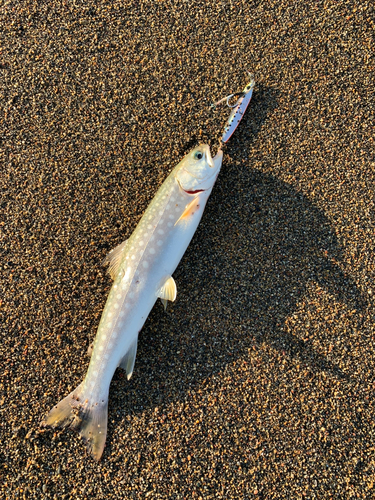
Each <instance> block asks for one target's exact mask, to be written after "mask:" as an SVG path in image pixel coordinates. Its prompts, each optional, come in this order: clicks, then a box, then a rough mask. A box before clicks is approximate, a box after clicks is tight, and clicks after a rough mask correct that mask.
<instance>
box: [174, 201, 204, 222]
mask: <svg viewBox="0 0 375 500" xmlns="http://www.w3.org/2000/svg"><path fill="white" fill-rule="evenodd" d="M199 205H200V200H199V196H197V197H195V198H194V199H193V200H192V201H191V202H190V203H189V204H188V205H186V207H185V210H184V211H183V212H182V214H181V217H180V218H179V219H178V220H177V222H176V223H175V226H176V225H177V224H178V223H179V222H180V221H182V220H184V219H187V218H188V217H190V216H191V215H193V214H194V213H195V212H196V211H197V210H198V208H199Z"/></svg>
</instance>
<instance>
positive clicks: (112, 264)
mask: <svg viewBox="0 0 375 500" xmlns="http://www.w3.org/2000/svg"><path fill="white" fill-rule="evenodd" d="M127 242H128V240H125V241H123V242H122V243H120V245H117V247H115V248H114V249H113V250H111V251H110V252H109V253H108V254H107V255H106V257H105V259H104V260H103V265H104V266H105V265H107V264H109V266H108V273H109V275H110V276H111V278H112V279H113V280H114V279H115V278H116V275H117V273H118V272H119V270H120V264H121V260H122V257H123V255H124V253H125V247H126V243H127Z"/></svg>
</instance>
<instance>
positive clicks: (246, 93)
mask: <svg viewBox="0 0 375 500" xmlns="http://www.w3.org/2000/svg"><path fill="white" fill-rule="evenodd" d="M249 76H250V82H249V83H248V84H247V85H246V87H245V88H244V89H243V91H242V92H237V93H235V94H230V95H228V96H227V97H224V98H223V99H220V101H218V102H215V103H214V104H211V107H212V108H214V109H215V108H216V107H217V106H218V105H219V104H221V103H223V102H226V103H227V106H229V107H230V108H233V109H232V111H231V113H230V115H229V118H228V121H227V123H226V125H225V127H224V132H223V135H222V136H221V140H220V142H221V144H223V143H224V144H225V143H226V142H228V141H229V139H230V138H231V137H232V135H233V132H234V131H235V130H236V128H237V127H238V125H239V123H240V121H241V120H242V117H243V115H244V114H245V111H246V109H247V107H248V105H249V102H250V100H251V97H252V95H253V90H254V87H255V80H254V77H253V76H252V75H249ZM238 96H239V99H238V100H237V102H236V103H235V104H233V105H230V104H229V101H230V99H231V98H232V97H238Z"/></svg>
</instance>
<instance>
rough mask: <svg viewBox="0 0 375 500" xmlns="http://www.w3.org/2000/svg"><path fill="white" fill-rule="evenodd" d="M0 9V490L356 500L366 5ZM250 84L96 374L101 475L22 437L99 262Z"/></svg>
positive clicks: (366, 281) (11, 5) (94, 285)
mask: <svg viewBox="0 0 375 500" xmlns="http://www.w3.org/2000/svg"><path fill="white" fill-rule="evenodd" d="M49 4H50V6H49V7H47V6H46V5H45V3H43V4H41V5H34V2H31V1H22V2H12V1H9V2H7V3H4V4H3V6H2V7H1V8H0V25H1V26H2V29H1V30H0V47H1V53H0V109H1V111H0V160H1V167H0V169H1V174H0V332H1V343H0V357H1V360H2V361H1V366H0V375H1V376H0V405H1V406H0V408H1V423H0V428H1V449H0V469H1V473H0V474H1V476H0V477H1V481H0V492H1V493H0V497H1V498H4V499H9V500H13V499H14V498H20V499H22V498H35V499H70V498H72V499H88V498H96V499H109V498H126V499H143V498H151V499H154V498H155V499H197V500H198V499H214V498H215V499H216V498H220V499H253V498H259V499H282V498H285V499H307V498H308V499H313V498H316V499H329V498H332V499H348V498H361V499H363V498H373V497H374V496H375V488H374V484H375V452H374V450H375V445H374V437H375V424H374V417H375V412H374V384H375V379H374V360H375V344H374V335H375V327H374V293H375V286H374V279H375V262H374V259H375V258H374V234H375V207H374V187H375V183H374V177H375V176H374V171H375V161H374V156H373V151H374V133H373V129H374V85H373V82H374V24H375V23H374V19H375V11H374V7H373V6H372V3H371V2H360V5H359V4H358V2H354V1H346V2H336V1H327V2H312V1H310V2H307V3H306V2H302V1H296V2H289V1H286V0H281V1H280V2H278V1H275V0H272V1H270V2H236V1H235V0H230V1H229V0H225V1H216V2H213V1H209V2H184V1H180V2H168V1H160V2H156V1H155V2H143V1H142V2H140V3H137V2H130V1H129V2H104V1H99V2H91V1H86V2H80V1H77V2H75V3H74V4H73V3H70V2H56V4H55V3H54V2H50V3H49ZM246 70H249V71H251V72H252V73H254V75H255V79H256V88H255V91H254V95H253V99H252V102H251V104H250V106H249V108H248V111H247V113H246V115H245V117H244V118H243V121H242V122H241V125H240V126H239V128H238V129H237V131H236V133H235V135H234V136H233V137H232V139H231V140H230V142H229V143H228V145H227V146H226V148H225V154H224V161H223V168H222V171H221V173H220V177H219V179H218V181H217V184H216V186H215V189H214V191H213V194H212V196H211V198H210V200H209V203H208V206H207V208H206V212H205V214H204V217H203V219H202V222H201V225H200V226H199V228H198V231H197V233H196V235H195V237H194V240H193V242H192V244H191V245H190V247H189V249H188V250H187V252H186V254H185V256H184V258H183V260H182V261H181V264H180V266H179V267H178V269H177V271H176V272H175V274H174V278H175V280H176V283H177V288H178V296H177V300H176V302H175V303H174V304H173V305H171V306H170V307H169V308H168V311H167V313H164V310H163V306H162V305H161V303H160V302H158V303H157V304H156V305H155V307H154V309H153V311H152V312H151V314H150V316H149V318H148V320H147V322H146V324H145V326H144V328H143V330H142V332H141V334H140V338H139V345H138V354H137V360H136V364H135V370H134V374H133V378H132V379H131V380H130V382H128V381H127V380H126V376H125V375H124V373H123V372H122V371H121V370H117V371H116V373H115V376H114V378H113V382H112V385H111V391H110V401H109V419H108V437H107V445H106V448H105V451H104V454H103V457H102V460H101V461H100V462H99V463H96V462H94V461H93V460H92V459H91V458H90V457H88V456H87V454H86V450H85V447H84V444H83V442H82V441H80V439H79V438H78V437H77V435H76V434H74V433H73V432H71V431H68V430H65V431H54V430H51V429H40V428H39V423H40V421H41V420H42V419H43V417H45V415H46V414H47V412H48V411H49V409H50V408H51V407H52V406H53V405H54V404H56V403H57V402H58V401H59V400H60V399H61V398H62V397H64V396H65V395H66V394H68V393H69V392H70V391H71V390H73V388H74V387H75V386H77V385H78V384H79V382H80V381H81V380H82V379H83V377H84V375H85V373H86V370H87V367H88V362H89V359H88V357H87V355H86V351H87V348H88V346H89V344H90V343H91V342H92V341H93V339H94V336H95V333H96V328H97V326H98V323H99V320H100V315H101V312H102V310H103V307H104V304H105V301H106V297H107V295H108V292H109V289H110V287H111V280H110V277H109V276H108V275H107V274H106V270H105V269H104V268H103V267H102V266H101V261H102V259H103V258H104V256H105V255H106V254H107V252H108V251H109V250H111V249H112V248H113V247H115V246H116V245H117V244H119V243H120V242H121V241H123V240H124V239H126V238H128V237H129V235H130V234H131V233H132V231H133V230H134V228H135V227H136V225H137V222H138V221H139V219H140V217H141V215H142V213H143V211H144V210H145V208H146V207H147V205H148V203H149V202H150V200H151V199H152V198H153V196H154V194H155V192H156V190H157V188H158V187H159V186H160V185H161V183H162V182H163V180H164V179H165V178H166V176H167V174H168V173H169V172H170V171H171V169H172V168H173V167H174V166H175V165H176V164H177V163H178V161H179V160H180V159H181V158H182V157H183V156H184V155H185V154H186V153H187V152H188V151H189V150H190V149H192V148H193V147H194V146H195V145H197V144H198V143H199V142H208V143H209V144H210V145H211V146H212V149H213V151H215V150H216V148H217V146H218V139H219V137H220V135H221V132H222V129H223V126H224V123H225V121H226V118H227V116H228V114H229V110H228V108H225V107H223V108H220V109H218V110H217V111H215V112H214V111H212V109H210V107H209V104H210V103H211V102H214V101H215V100H219V99H220V98H222V97H224V96H225V95H227V94H229V93H232V92H236V91H238V90H241V89H242V88H243V87H244V86H245V84H246V83H247V81H248V77H247V75H246Z"/></svg>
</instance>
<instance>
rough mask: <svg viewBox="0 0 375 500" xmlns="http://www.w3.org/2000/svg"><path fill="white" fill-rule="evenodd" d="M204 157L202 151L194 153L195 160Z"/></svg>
mask: <svg viewBox="0 0 375 500" xmlns="http://www.w3.org/2000/svg"><path fill="white" fill-rule="evenodd" d="M202 158H203V153H202V152H201V151H196V152H195V153H194V159H195V160H201V159H202Z"/></svg>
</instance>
